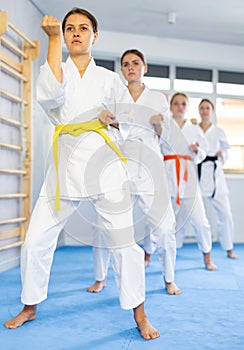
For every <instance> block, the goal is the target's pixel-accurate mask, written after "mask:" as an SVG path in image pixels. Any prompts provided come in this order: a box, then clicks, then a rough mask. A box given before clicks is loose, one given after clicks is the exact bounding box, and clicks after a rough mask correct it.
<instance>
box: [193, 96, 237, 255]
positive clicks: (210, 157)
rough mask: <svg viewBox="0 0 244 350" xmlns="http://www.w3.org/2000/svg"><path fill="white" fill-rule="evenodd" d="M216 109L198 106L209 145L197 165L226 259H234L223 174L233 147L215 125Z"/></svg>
mask: <svg viewBox="0 0 244 350" xmlns="http://www.w3.org/2000/svg"><path fill="white" fill-rule="evenodd" d="M213 113H214V105H213V103H212V102H211V101H210V100H208V99H202V101H201V102H200V104H199V114H200V117H201V122H200V123H199V124H198V125H199V127H200V128H201V130H203V132H204V135H205V137H206V139H207V141H208V150H207V157H206V158H205V159H204V160H203V161H202V162H201V163H200V164H198V176H199V180H200V187H201V191H202V196H203V197H204V198H205V199H206V200H207V201H209V202H211V204H212V208H213V209H214V211H215V213H216V217H217V233H218V238H219V241H220V244H221V246H222V247H223V249H225V250H226V252H227V256H228V257H229V258H231V259H235V258H236V257H237V256H236V255H235V254H234V252H233V233H234V224H233V217H232V212H231V206H230V201H229V196H228V193H229V192H228V188H227V184H226V180H225V175H224V172H223V168H222V166H223V164H224V163H225V161H226V160H227V157H228V149H229V148H230V145H229V143H228V140H227V138H226V135H225V132H224V130H223V129H220V128H218V127H217V126H216V125H214V124H213V122H212V116H213Z"/></svg>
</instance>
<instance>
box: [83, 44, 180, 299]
mask: <svg viewBox="0 0 244 350" xmlns="http://www.w3.org/2000/svg"><path fill="white" fill-rule="evenodd" d="M121 71H122V74H123V76H124V78H125V80H126V81H127V83H128V85H127V87H128V91H129V92H130V95H131V97H132V99H133V102H134V103H133V108H132V111H133V119H134V120H133V122H131V123H130V124H129V126H128V125H127V128H126V129H124V128H123V125H122V124H120V126H119V128H120V133H121V134H122V135H125V134H126V137H125V139H126V140H125V142H124V144H123V146H122V149H123V152H124V154H125V155H126V157H127V163H126V168H127V171H128V176H129V179H130V181H131V183H132V194H133V199H134V202H137V204H138V205H139V207H140V208H141V210H142V212H143V215H144V217H145V221H146V228H147V229H148V231H147V232H146V236H145V238H144V233H141V234H140V237H139V238H138V237H137V239H136V240H137V241H138V240H140V241H144V250H145V255H146V257H149V256H150V255H151V254H152V253H153V252H154V250H155V249H156V250H157V253H158V256H159V259H160V263H161V266H162V274H163V278H164V283H165V287H166V290H167V292H168V294H171V295H172V294H180V293H181V290H180V289H179V288H178V287H177V285H176V284H175V283H174V270H175V258H176V242H175V234H174V232H175V217H174V212H173V208H172V205H171V200H170V194H169V191H168V182H167V174H166V169H165V165H164V162H163V160H162V155H161V152H160V146H159V139H160V137H162V135H161V133H162V127H163V128H167V123H169V107H168V103H167V100H166V97H165V96H164V95H163V93H161V92H157V91H152V90H149V89H148V88H147V87H146V86H145V85H144V84H143V81H142V79H143V76H144V74H145V73H146V72H147V64H146V60H145V58H144V55H143V53H142V52H140V51H139V50H137V49H130V50H127V51H125V52H124V53H123V55H122V57H121ZM128 127H129V128H128ZM93 255H94V270H95V279H96V282H95V283H94V284H93V285H92V286H91V287H89V288H88V291H89V292H100V291H101V290H102V288H103V287H104V286H105V279H106V276H107V270H108V262H109V252H108V250H106V249H101V248H96V247H93ZM147 262H148V261H146V263H147Z"/></svg>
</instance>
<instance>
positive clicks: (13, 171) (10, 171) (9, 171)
mask: <svg viewBox="0 0 244 350" xmlns="http://www.w3.org/2000/svg"><path fill="white" fill-rule="evenodd" d="M0 173H2V174H10V175H26V174H27V171H25V170H18V169H0Z"/></svg>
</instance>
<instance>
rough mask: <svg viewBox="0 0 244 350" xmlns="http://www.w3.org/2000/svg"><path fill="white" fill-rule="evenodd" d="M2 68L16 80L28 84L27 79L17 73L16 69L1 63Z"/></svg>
mask: <svg viewBox="0 0 244 350" xmlns="http://www.w3.org/2000/svg"><path fill="white" fill-rule="evenodd" d="M0 68H1V69H2V70H3V71H5V72H7V73H8V74H11V75H12V76H13V77H14V78H16V79H19V80H22V81H24V82H27V79H26V77H25V76H24V75H23V74H21V73H18V72H16V70H15V69H13V68H11V67H10V66H8V65H7V64H6V63H4V62H0Z"/></svg>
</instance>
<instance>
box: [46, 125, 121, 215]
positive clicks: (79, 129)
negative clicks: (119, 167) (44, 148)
mask: <svg viewBox="0 0 244 350" xmlns="http://www.w3.org/2000/svg"><path fill="white" fill-rule="evenodd" d="M107 128H108V126H107V125H106V124H103V123H102V122H101V121H100V120H99V119H94V120H91V121H88V122H83V123H76V124H61V125H57V126H56V127H55V132H54V135H53V155H54V164H55V169H56V181H57V183H56V197H55V209H56V210H60V184H59V171H58V138H59V135H61V134H62V135H63V134H70V135H72V136H79V135H81V134H83V133H84V132H88V131H94V132H96V133H98V134H99V135H100V136H102V138H103V139H104V140H105V142H106V143H107V144H108V146H109V147H111V148H112V150H113V151H114V152H115V153H116V154H117V155H118V156H119V158H120V159H121V160H122V161H123V162H124V163H125V162H126V157H125V155H124V154H123V153H122V152H121V151H120V149H119V148H118V147H117V146H116V144H115V143H114V142H113V141H112V140H111V138H110V137H109V136H108V135H107V134H106V132H104V130H106V129H107Z"/></svg>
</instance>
